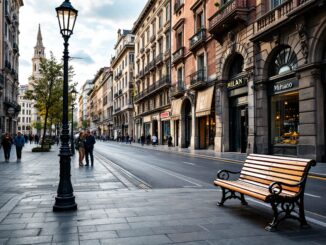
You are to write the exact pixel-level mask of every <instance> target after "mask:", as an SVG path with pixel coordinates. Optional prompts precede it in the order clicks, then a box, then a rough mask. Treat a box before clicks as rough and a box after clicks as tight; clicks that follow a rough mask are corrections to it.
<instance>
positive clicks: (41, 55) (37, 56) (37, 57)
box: [32, 24, 45, 79]
mask: <svg viewBox="0 0 326 245" xmlns="http://www.w3.org/2000/svg"><path fill="white" fill-rule="evenodd" d="M44 51H45V48H44V46H43V39H42V33H41V25H40V24H39V26H38V33H37V41H36V46H35V47H34V56H33V58H32V63H33V72H32V77H34V78H35V79H38V78H39V77H40V72H39V69H40V63H41V60H42V59H45V52H44Z"/></svg>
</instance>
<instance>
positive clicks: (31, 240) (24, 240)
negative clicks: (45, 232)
mask: <svg viewBox="0 0 326 245" xmlns="http://www.w3.org/2000/svg"><path fill="white" fill-rule="evenodd" d="M51 241H52V236H34V237H21V238H10V239H9V241H8V243H7V244H8V245H11V244H15V245H18V244H35V243H51Z"/></svg>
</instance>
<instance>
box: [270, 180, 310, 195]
mask: <svg viewBox="0 0 326 245" xmlns="http://www.w3.org/2000/svg"><path fill="white" fill-rule="evenodd" d="M304 181H305V179H303V180H301V181H300V182H297V183H296V184H287V183H284V182H280V181H276V182H273V183H271V184H270V185H269V187H268V190H269V193H271V194H272V195H279V194H281V193H282V190H283V187H282V186H289V187H298V186H301V185H302V184H303V183H304Z"/></svg>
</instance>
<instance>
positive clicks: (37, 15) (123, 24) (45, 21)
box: [19, 0, 147, 85]
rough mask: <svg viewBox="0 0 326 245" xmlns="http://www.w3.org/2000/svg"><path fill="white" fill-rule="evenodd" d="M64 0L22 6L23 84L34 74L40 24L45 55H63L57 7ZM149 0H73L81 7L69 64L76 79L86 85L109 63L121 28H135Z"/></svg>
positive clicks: (32, 0)
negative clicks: (88, 80)
mask: <svg viewBox="0 0 326 245" xmlns="http://www.w3.org/2000/svg"><path fill="white" fill-rule="evenodd" d="M62 2H63V0H51V1H44V0H25V1H24V4H25V5H24V6H23V7H22V8H21V9H20V26H19V29H20V36H19V40H20V43H19V45H20V47H19V50H20V68H19V80H20V83H21V84H25V83H27V81H28V77H30V76H31V75H32V74H31V72H32V63H31V62H28V61H30V60H31V59H32V58H33V55H34V46H35V44H36V37H37V30H38V25H39V23H40V24H41V30H42V36H43V44H44V46H45V51H46V56H47V57H49V56H50V54H49V52H50V51H52V52H53V54H54V56H55V57H56V59H57V60H61V57H62V54H63V39H62V37H61V35H60V32H59V25H58V21H57V18H56V12H55V8H56V7H58V6H60V4H61V3H62ZM146 2H147V0H101V1H98V0H96V1H95V0H71V4H72V5H73V6H74V7H75V8H76V9H78V11H79V12H78V18H77V22H76V26H75V30H74V34H73V35H72V36H71V38H70V40H69V44H70V45H69V52H70V56H71V57H81V58H83V59H72V60H70V63H69V64H72V65H73V66H74V68H75V72H76V76H75V77H74V80H76V81H78V82H79V83H80V85H81V84H83V83H84V82H85V81H86V80H87V79H93V78H94V74H96V72H97V71H98V70H99V69H100V68H101V67H104V66H109V65H110V58H111V55H113V54H114V44H115V43H116V41H117V31H118V29H132V27H133V23H134V22H135V21H136V20H137V18H138V15H139V14H140V12H141V10H142V9H143V8H144V6H145V4H146Z"/></svg>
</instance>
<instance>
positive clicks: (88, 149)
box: [85, 130, 96, 166]
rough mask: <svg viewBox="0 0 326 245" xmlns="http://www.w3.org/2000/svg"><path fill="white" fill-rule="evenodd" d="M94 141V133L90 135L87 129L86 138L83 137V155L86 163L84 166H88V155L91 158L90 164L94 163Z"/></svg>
mask: <svg viewBox="0 0 326 245" xmlns="http://www.w3.org/2000/svg"><path fill="white" fill-rule="evenodd" d="M95 143H96V141H95V137H94V135H92V134H91V132H90V131H89V130H87V133H86V138H85V156H86V165H85V166H89V159H88V157H89V156H90V158H91V164H92V166H93V165H94V155H93V150H94V144H95Z"/></svg>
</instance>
